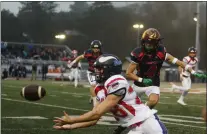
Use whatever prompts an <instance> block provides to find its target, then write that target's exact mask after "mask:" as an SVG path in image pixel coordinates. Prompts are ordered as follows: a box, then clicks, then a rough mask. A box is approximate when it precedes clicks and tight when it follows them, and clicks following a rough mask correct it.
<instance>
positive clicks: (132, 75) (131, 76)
mask: <svg viewBox="0 0 207 134" xmlns="http://www.w3.org/2000/svg"><path fill="white" fill-rule="evenodd" d="M137 67H139V64H138V63H135V62H131V63H130V64H129V67H128V68H127V70H126V77H127V78H128V79H131V80H135V81H138V82H142V83H144V84H145V85H151V84H152V80H151V79H145V78H141V77H138V76H137V75H136V74H135V73H134V70H135V69H136V68H137Z"/></svg>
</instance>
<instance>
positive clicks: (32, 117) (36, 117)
mask: <svg viewBox="0 0 207 134" xmlns="http://www.w3.org/2000/svg"><path fill="white" fill-rule="evenodd" d="M1 118H2V119H37V120H42V119H48V118H45V117H41V116H17V117H1Z"/></svg>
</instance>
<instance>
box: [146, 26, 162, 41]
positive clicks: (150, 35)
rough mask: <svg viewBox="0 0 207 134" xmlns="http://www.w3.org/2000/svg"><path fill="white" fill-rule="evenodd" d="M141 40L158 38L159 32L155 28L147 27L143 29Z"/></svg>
mask: <svg viewBox="0 0 207 134" xmlns="http://www.w3.org/2000/svg"><path fill="white" fill-rule="evenodd" d="M142 39H143V40H159V39H160V33H159V31H158V30H157V29H155V28H149V29H147V30H145V31H144V33H143V34H142Z"/></svg>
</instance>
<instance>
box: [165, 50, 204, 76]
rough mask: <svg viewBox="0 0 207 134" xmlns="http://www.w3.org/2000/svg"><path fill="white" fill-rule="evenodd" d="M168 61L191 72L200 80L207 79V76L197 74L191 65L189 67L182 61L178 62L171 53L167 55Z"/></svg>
mask: <svg viewBox="0 0 207 134" xmlns="http://www.w3.org/2000/svg"><path fill="white" fill-rule="evenodd" d="M166 60H167V61H168V62H170V63H173V64H176V65H178V66H180V67H181V68H183V69H185V70H187V71H189V72H190V73H191V74H192V75H194V76H196V77H198V78H206V77H207V76H206V75H205V74H199V73H196V72H195V71H194V70H193V69H192V68H191V67H190V66H189V65H187V64H186V63H185V62H182V61H180V60H178V59H177V58H175V57H173V56H172V55H170V54H169V53H167V54H166Z"/></svg>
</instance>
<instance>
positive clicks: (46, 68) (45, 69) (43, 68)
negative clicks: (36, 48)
mask: <svg viewBox="0 0 207 134" xmlns="http://www.w3.org/2000/svg"><path fill="white" fill-rule="evenodd" d="M47 72H48V67H47V64H46V63H45V62H44V63H43V64H42V80H43V81H44V80H46V74H47Z"/></svg>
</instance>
